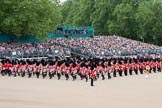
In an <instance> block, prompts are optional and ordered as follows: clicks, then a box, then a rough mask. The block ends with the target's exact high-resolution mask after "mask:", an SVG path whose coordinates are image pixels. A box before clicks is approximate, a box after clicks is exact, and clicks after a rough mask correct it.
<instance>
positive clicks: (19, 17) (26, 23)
mask: <svg viewBox="0 0 162 108" xmlns="http://www.w3.org/2000/svg"><path fill="white" fill-rule="evenodd" d="M60 19H61V13H60V10H59V7H58V1H57V0H51V1H49V0H1V1H0V32H2V33H12V34H15V35H17V36H19V37H21V36H27V35H34V36H36V37H37V38H41V37H42V36H45V35H47V34H48V33H49V32H52V31H53V30H54V27H55V26H56V24H57V23H58V22H59V21H60Z"/></svg>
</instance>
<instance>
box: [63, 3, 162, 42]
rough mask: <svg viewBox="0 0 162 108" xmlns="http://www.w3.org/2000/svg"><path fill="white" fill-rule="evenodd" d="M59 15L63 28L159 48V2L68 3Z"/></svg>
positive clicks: (161, 20)
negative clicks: (92, 30) (83, 29)
mask: <svg viewBox="0 0 162 108" xmlns="http://www.w3.org/2000/svg"><path fill="white" fill-rule="evenodd" d="M61 12H62V17H63V23H64V24H65V25H76V26H93V27H94V28H95V34H96V35H114V34H115V35H120V36H123V37H127V38H131V39H136V40H141V41H142V40H143V41H145V42H150V43H153V44H158V45H162V30H161V28H162V1H161V0H67V1H65V2H64V4H63V6H62V9H61Z"/></svg>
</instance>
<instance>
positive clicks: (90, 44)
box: [50, 36, 161, 56]
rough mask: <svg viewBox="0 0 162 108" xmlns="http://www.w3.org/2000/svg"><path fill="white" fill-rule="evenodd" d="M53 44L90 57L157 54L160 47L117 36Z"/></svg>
mask: <svg viewBox="0 0 162 108" xmlns="http://www.w3.org/2000/svg"><path fill="white" fill-rule="evenodd" d="M50 41H53V42H54V43H57V44H60V45H63V46H66V47H69V48H72V49H74V51H76V52H79V53H82V54H89V55H92V56H112V55H123V56H126V55H137V54H158V53H161V50H160V47H159V46H156V45H152V44H147V43H142V42H140V41H135V40H131V39H127V38H123V37H119V36H96V37H94V38H79V39H76V38H75V39H71V38H63V39H62V38H57V39H53V40H50Z"/></svg>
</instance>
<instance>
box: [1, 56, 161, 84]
mask: <svg viewBox="0 0 162 108" xmlns="http://www.w3.org/2000/svg"><path fill="white" fill-rule="evenodd" d="M0 71H1V76H10V77H11V76H13V77H28V78H31V77H36V78H43V79H45V78H49V79H52V78H57V79H58V80H60V79H62V78H63V77H64V78H65V79H66V80H73V81H75V80H76V79H80V80H85V81H86V82H88V80H89V79H91V86H94V85H93V81H97V80H98V79H102V80H105V79H111V78H114V77H122V76H128V75H138V74H144V73H146V78H149V73H152V72H153V73H157V72H161V71H162V60H161V59H160V58H147V57H136V58H134V57H125V58H109V59H108V58H104V59H98V58H89V59H86V58H66V59H65V60H60V61H59V60H53V59H41V60H34V59H30V60H17V59H13V60H9V59H2V60H1V62H0Z"/></svg>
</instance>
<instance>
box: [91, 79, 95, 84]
mask: <svg viewBox="0 0 162 108" xmlns="http://www.w3.org/2000/svg"><path fill="white" fill-rule="evenodd" d="M93 82H94V81H93V78H91V86H94V85H93Z"/></svg>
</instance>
